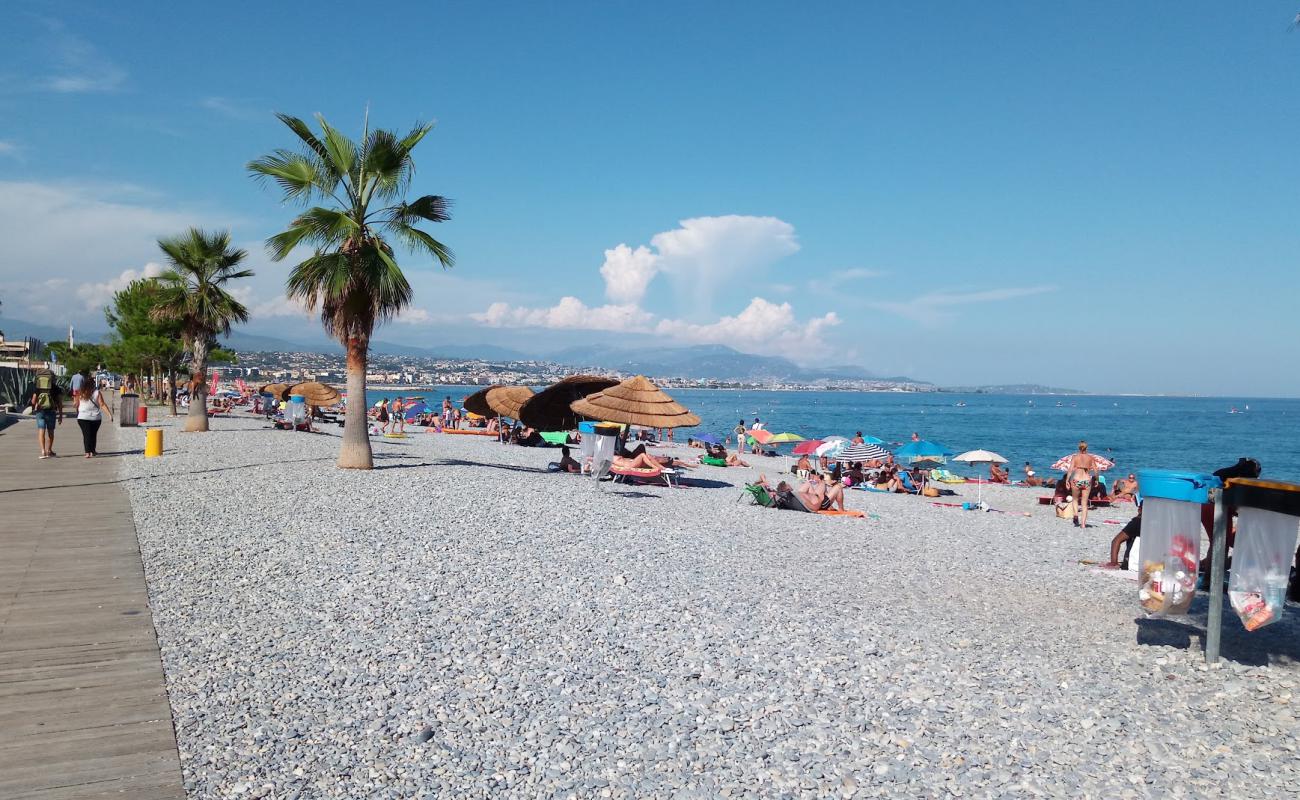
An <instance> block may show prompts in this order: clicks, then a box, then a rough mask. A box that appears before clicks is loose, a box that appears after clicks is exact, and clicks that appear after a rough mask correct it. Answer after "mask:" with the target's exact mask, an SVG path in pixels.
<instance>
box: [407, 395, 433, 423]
mask: <svg viewBox="0 0 1300 800" xmlns="http://www.w3.org/2000/svg"><path fill="white" fill-rule="evenodd" d="M428 411H429V406H428V405H426V404H425V403H423V402H421V401H419V400H416V401H415V402H413V403H411V404H410V405H409V406H407V407H406V419H407V420H408V421H409V420H413V419H415V418H416V417H418V416H420V415H421V414H424V413H427V412H428Z"/></svg>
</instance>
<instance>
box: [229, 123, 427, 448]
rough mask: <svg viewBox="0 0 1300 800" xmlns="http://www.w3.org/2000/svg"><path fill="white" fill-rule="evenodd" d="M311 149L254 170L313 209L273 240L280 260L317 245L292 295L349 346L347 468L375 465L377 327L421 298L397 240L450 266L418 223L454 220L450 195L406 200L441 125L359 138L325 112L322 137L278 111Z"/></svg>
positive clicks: (269, 244) (293, 282)
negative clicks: (414, 153) (370, 411)
mask: <svg viewBox="0 0 1300 800" xmlns="http://www.w3.org/2000/svg"><path fill="white" fill-rule="evenodd" d="M276 116H277V117H278V118H279V119H280V121H281V122H283V123H284V124H285V125H286V126H288V128H289V130H291V131H293V133H294V135H295V136H297V137H298V139H300V140H301V142H302V144H303V145H305V148H304V149H302V150H301V151H297V152H295V151H292V150H276V151H274V152H272V153H269V154H268V155H265V156H262V157H261V158H259V159H257V160H256V161H253V162H250V163H249V165H248V169H249V171H250V172H251V173H252V174H253V176H254V177H256V178H259V179H262V180H271V181H274V182H275V183H276V184H277V185H278V186H279V187H280V189H281V191H282V192H283V194H284V198H285V200H286V201H294V202H300V203H302V204H303V205H309V204H310V203H312V201H313V200H316V201H321V202H323V203H324V204H325V205H323V206H322V205H318V206H311V207H309V208H307V209H306V210H304V211H303V212H302V213H301V214H299V215H298V216H297V217H296V218H294V220H293V221H292V222H290V223H289V227H288V228H287V229H286V230H285V231H283V232H281V233H278V234H276V235H274V236H272V237H271V238H269V239H267V240H266V248H267V252H269V253H270V255H271V258H272V259H274V260H276V261H280V260H283V259H285V258H287V257H288V256H289V254H290V253H291V252H292V251H293V250H294V248H296V247H298V246H299V245H300V244H302V245H308V246H310V247H312V248H313V250H314V252H313V253H312V255H310V256H308V257H307V258H306V259H305V260H304V261H302V262H301V263H299V264H298V265H297V266H295V267H294V268H293V270H292V271H291V272H290V273H289V279H288V281H287V283H286V286H285V293H286V294H287V295H288V297H289V298H290V299H291V300H296V301H298V302H301V303H302V304H303V305H305V306H306V307H307V308H308V309H309V310H312V311H319V312H320V316H321V322H322V323H324V325H325V329H326V330H327V331H329V333H330V334H331V335H332V336H334V337H335V338H337V339H338V340H339V342H340V343H341V344H342V345H343V347H344V350H345V351H346V352H347V373H348V378H347V388H348V413H347V415H346V416H345V418H344V419H345V422H344V425H343V444H342V447H341V448H340V450H339V460H338V466H340V467H343V468H348V469H370V468H371V467H372V466H374V459H373V456H372V454H371V452H370V437H369V435H368V433H367V431H366V408H367V405H366V361H367V357H368V354H369V349H370V336H371V334H372V333H373V332H374V329H375V326H376V325H378V324H381V323H383V322H386V321H387V320H389V319H392V318H393V317H394V316H395V315H397V314H398V313H399V312H401V310H402V309H404V308H406V307H407V306H408V305H410V303H411V284H410V283H409V282H407V280H406V276H405V275H404V274H402V269H401V267H399V266H398V265H397V261H396V257H395V255H394V249H393V245H392V243H391V242H390V241H389V238H391V239H392V240H393V241H395V242H396V243H397V244H399V245H401V246H402V247H403V248H404V249H406V250H408V251H410V252H413V253H417V254H421V255H431V256H433V258H434V259H436V260H437V261H438V263H439V264H441V265H442V266H443V267H450V266H451V265H452V263H453V258H452V254H451V251H450V250H449V249H447V247H446V246H444V245H443V244H442V243H441V242H439V241H438V240H436V239H434V238H433V237H432V236H430V235H429V234H428V233H426V232H425V231H423V230H421V229H420V228H419V227H417V226H418V225H420V224H421V223H423V222H445V221H447V220H448V219H450V215H449V214H448V207H449V205H450V203H449V201H448V200H447V199H446V198H443V197H439V196H437V195H424V196H423V197H419V198H417V199H415V200H413V201H411V202H407V201H406V200H405V199H404V197H405V195H406V192H407V189H408V188H409V186H410V183H411V178H412V176H413V174H414V172H415V162H414V161H413V160H412V159H411V150H412V149H414V148H415V146H416V145H417V144H419V143H420V140H421V139H423V138H424V137H425V135H426V134H428V132H429V131H430V130H432V128H433V125H431V124H429V125H426V124H416V126H415V128H413V129H412V130H411V132H410V133H408V134H406V135H405V136H398V135H397V134H396V133H393V132H392V131H385V130H374V131H372V130H370V126H369V121H368V120H367V123H366V124H365V125H364V126H363V130H362V134H361V140H360V141H359V142H354V141H352V140H351V139H349V138H347V137H346V136H344V135H343V134H341V133H339V132H338V131H337V130H335V129H334V128H333V127H331V126H330V124H329V123H328V122H326V121H325V118H324V117H322V116H320V115H319V114H318V115H317V116H316V120H317V122H318V123H319V124H320V130H321V135H320V136H319V137H317V136H316V134H314V133H312V130H311V128H309V127H308V126H307V123H305V122H303V121H302V120H300V119H298V118H296V117H291V116H289V115H287V114H277V115H276Z"/></svg>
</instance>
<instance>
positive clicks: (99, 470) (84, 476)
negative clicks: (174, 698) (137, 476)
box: [0, 417, 185, 800]
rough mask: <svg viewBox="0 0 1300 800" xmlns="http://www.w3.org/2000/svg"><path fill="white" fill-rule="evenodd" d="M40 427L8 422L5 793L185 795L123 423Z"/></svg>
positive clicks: (2, 716) (0, 725) (1, 513)
mask: <svg viewBox="0 0 1300 800" xmlns="http://www.w3.org/2000/svg"><path fill="white" fill-rule="evenodd" d="M35 427H36V426H35V423H34V421H33V420H32V419H31V418H30V417H28V418H23V419H22V420H21V421H20V422H18V423H17V424H15V425H11V426H9V427H8V428H5V429H4V430H3V432H0V798H5V800H17V798H60V799H61V798H92V797H110V796H111V797H119V798H121V797H126V798H132V799H133V800H146V799H149V798H183V797H185V791H184V788H183V784H182V779H181V770H180V758H179V756H178V755H177V751H176V737H175V733H174V731H173V729H172V718H171V708H170V706H169V705H168V703H167V692H166V686H165V684H164V682H163V673H162V664H161V662H160V659H159V654H158V640H157V637H156V636H155V634H154V628H153V619H152V617H151V616H150V612H149V605H148V594H147V592H146V590H145V582H144V571H143V568H142V566H141V564H140V549H139V545H138V544H137V542H136V536H135V523H134V521H133V520H132V517H131V504H130V501H129V499H128V497H127V493H126V490H125V489H124V488H123V487H122V485H121V484H120V483H119V482H118V480H117V472H116V469H115V468H114V465H113V461H114V458H115V457H114V456H111V455H109V454H111V453H113V452H114V451H117V450H120V448H119V446H118V444H117V443H118V436H117V435H116V434H117V430H116V428H115V427H113V425H112V424H111V423H109V422H108V421H107V420H105V421H104V425H103V427H102V428H101V430H100V443H99V444H100V452H101V453H103V454H104V455H103V456H101V457H100V458H98V459H91V460H87V459H85V458H82V453H81V432H80V431H79V430H78V428H77V423H76V420H75V419H72V418H65V420H64V423H63V425H60V426H59V427H58V430H57V434H56V439H55V451H56V452H57V453H59V454H60V455H59V457H58V458H53V459H47V460H44V461H42V460H40V459H38V458H37V455H38V448H37V444H36V430H35ZM116 457H125V458H140V457H141V456H139V455H134V454H132V455H125V456H116Z"/></svg>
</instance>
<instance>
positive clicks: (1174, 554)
mask: <svg viewBox="0 0 1300 800" xmlns="http://www.w3.org/2000/svg"><path fill="white" fill-rule="evenodd" d="M1137 479H1138V491H1140V492H1141V493H1142V554H1141V562H1142V563H1141V566H1139V568H1138V603H1139V604H1140V605H1141V606H1142V608H1143V609H1144V610H1145V611H1146V612H1147V613H1148V614H1150V615H1152V616H1165V615H1170V614H1174V615H1180V614H1186V613H1187V609H1188V608H1189V607H1191V605H1192V599H1193V598H1194V597H1195V596H1196V573H1197V570H1198V568H1199V567H1200V562H1201V504H1202V503H1205V502H1206V501H1207V500H1208V499H1209V492H1210V489H1217V488H1219V487H1220V486H1221V485H1222V483H1221V482H1220V481H1219V479H1218V478H1216V477H1214V476H1213V475H1204V474H1201V473H1196V472H1178V471H1175V470H1160V469H1147V470H1138V473H1137Z"/></svg>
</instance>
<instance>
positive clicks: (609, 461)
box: [591, 425, 621, 480]
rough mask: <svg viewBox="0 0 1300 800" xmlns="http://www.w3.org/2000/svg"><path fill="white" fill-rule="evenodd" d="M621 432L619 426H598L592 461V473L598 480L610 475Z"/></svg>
mask: <svg viewBox="0 0 1300 800" xmlns="http://www.w3.org/2000/svg"><path fill="white" fill-rule="evenodd" d="M620 431H621V428H620V427H619V426H618V425H597V426H596V430H595V433H596V452H595V454H594V455H593V456H592V459H591V472H592V474H593V475H595V476H596V480H600V479H601V478H604V477H605V476H606V475H608V474H609V468H610V467H611V466H613V465H614V452H615V450H616V449H617V447H618V434H619V432H620Z"/></svg>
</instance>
